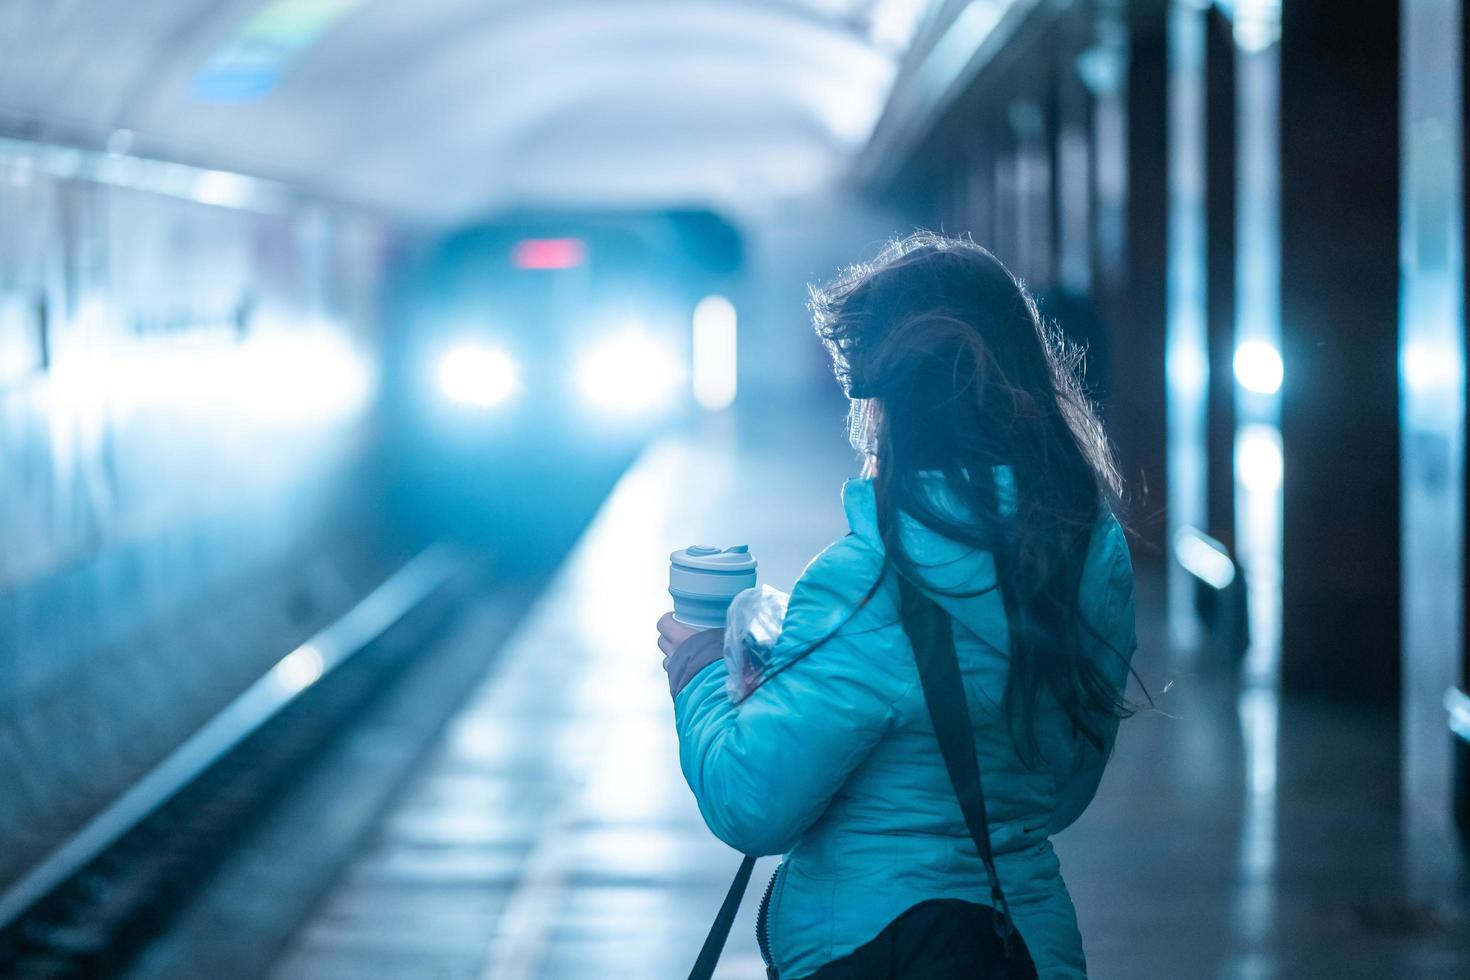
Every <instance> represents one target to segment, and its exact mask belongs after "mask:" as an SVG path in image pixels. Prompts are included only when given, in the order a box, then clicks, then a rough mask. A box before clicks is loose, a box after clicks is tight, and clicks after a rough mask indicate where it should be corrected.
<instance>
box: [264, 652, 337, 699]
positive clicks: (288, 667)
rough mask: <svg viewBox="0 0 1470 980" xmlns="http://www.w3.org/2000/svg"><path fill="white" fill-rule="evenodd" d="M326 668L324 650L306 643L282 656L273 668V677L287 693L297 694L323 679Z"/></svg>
mask: <svg viewBox="0 0 1470 980" xmlns="http://www.w3.org/2000/svg"><path fill="white" fill-rule="evenodd" d="M325 669H326V660H325V658H323V657H322V652H321V651H320V650H318V649H317V648H316V647H314V646H312V645H311V644H310V643H306V644H303V645H302V646H299V647H297V648H296V649H295V650H292V651H291V652H290V653H288V654H286V656H284V657H282V658H281V660H280V661H279V662H278V663H277V664H276V665H275V666H274V667H273V668H271V677H272V678H274V679H275V682H276V683H277V684H278V685H279V686H280V687H281V689H282V690H284V691H285V692H286V693H287V694H295V693H296V692H297V691H301V690H305V689H306V688H308V687H310V686H311V685H313V684H315V683H316V682H317V681H319V680H321V677H322V672H323V671H324V670H325Z"/></svg>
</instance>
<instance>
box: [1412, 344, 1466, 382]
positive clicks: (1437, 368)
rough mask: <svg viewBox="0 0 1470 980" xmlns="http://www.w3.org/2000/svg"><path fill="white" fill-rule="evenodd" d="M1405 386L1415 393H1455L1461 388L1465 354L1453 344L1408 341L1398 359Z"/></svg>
mask: <svg viewBox="0 0 1470 980" xmlns="http://www.w3.org/2000/svg"><path fill="white" fill-rule="evenodd" d="M1399 356H1400V358H1401V360H1402V364H1401V366H1400V373H1401V375H1402V377H1403V380H1404V384H1406V385H1408V387H1409V388H1410V389H1411V390H1413V391H1414V392H1416V393H1420V394H1430V393H1433V392H1457V391H1459V390H1460V389H1461V388H1462V387H1463V385H1464V383H1465V382H1464V377H1465V359H1464V354H1463V353H1461V351H1460V350H1459V349H1458V348H1456V347H1455V346H1454V345H1453V344H1442V343H1435V342H1432V341H1431V342H1426V341H1422V340H1418V341H1409V342H1408V343H1406V344H1404V346H1403V350H1402V353H1401V354H1400V355H1399Z"/></svg>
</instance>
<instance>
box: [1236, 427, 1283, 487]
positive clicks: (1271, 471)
mask: <svg viewBox="0 0 1470 980" xmlns="http://www.w3.org/2000/svg"><path fill="white" fill-rule="evenodd" d="M1283 469H1284V464H1283V462H1282V459H1281V433H1280V432H1279V431H1278V430H1277V429H1276V427H1275V426H1272V425H1247V426H1242V427H1241V429H1240V433H1239V435H1238V436H1237V437H1236V443H1235V470H1236V472H1237V473H1238V474H1239V475H1240V482H1241V483H1243V484H1245V486H1246V488H1247V489H1249V490H1252V491H1254V492H1256V493H1266V492H1269V491H1274V490H1275V489H1276V488H1277V487H1279V486H1281V477H1282V471H1283Z"/></svg>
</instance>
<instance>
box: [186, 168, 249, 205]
mask: <svg viewBox="0 0 1470 980" xmlns="http://www.w3.org/2000/svg"><path fill="white" fill-rule="evenodd" d="M193 196H194V199H195V200H196V201H199V202H201V203H203V204H217V205H219V206H220V207H227V208H239V207H244V206H245V204H247V203H248V202H249V200H250V178H248V177H244V176H242V175H240V174H232V173H227V172H226V171H223V170H202V171H200V172H199V173H198V174H197V175H196V176H195V177H194V195H193Z"/></svg>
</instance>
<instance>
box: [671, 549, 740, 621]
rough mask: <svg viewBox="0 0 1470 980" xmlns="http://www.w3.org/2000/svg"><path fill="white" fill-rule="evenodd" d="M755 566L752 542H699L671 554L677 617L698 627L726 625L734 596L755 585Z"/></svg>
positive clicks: (673, 592)
mask: <svg viewBox="0 0 1470 980" xmlns="http://www.w3.org/2000/svg"><path fill="white" fill-rule="evenodd" d="M755 569H756V561H755V559H754V558H752V557H751V555H750V546H749V545H744V544H737V545H735V546H734V547H731V548H716V547H714V546H712V545H707V544H696V545H691V546H689V547H688V548H684V549H682V550H679V551H676V552H674V553H673V554H671V555H669V595H671V596H673V597H674V618H675V619H676V620H678V621H679V622H681V623H683V624H684V625H686V626H694V627H696V628H698V629H714V628H716V627H720V626H724V625H725V610H727V609H728V608H729V607H730V600H732V599H734V598H735V596H737V595H738V594H740V593H741V592H744V591H745V590H746V589H748V588H751V587H752V586H754V585H755Z"/></svg>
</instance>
